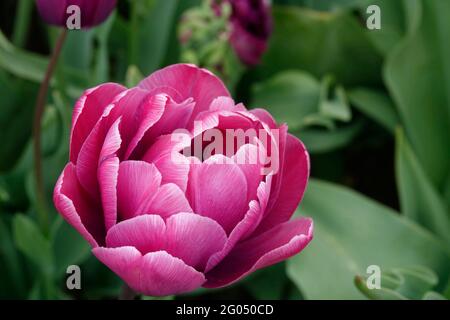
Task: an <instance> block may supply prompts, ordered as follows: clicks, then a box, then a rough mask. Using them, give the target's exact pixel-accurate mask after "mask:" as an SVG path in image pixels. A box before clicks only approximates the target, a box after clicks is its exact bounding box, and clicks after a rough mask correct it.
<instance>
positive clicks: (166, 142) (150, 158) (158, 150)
mask: <svg viewBox="0 0 450 320" xmlns="http://www.w3.org/2000/svg"><path fill="white" fill-rule="evenodd" d="M173 137H174V135H172V134H169V135H164V136H161V137H159V138H158V139H157V140H156V141H155V143H154V144H153V145H152V146H151V147H150V149H149V150H148V151H147V152H146V154H145V155H144V157H143V158H142V159H143V160H144V161H146V162H148V163H152V164H154V165H155V166H156V167H157V168H158V170H159V172H160V173H161V176H162V183H163V184H167V183H174V184H176V185H177V186H178V187H180V189H181V190H183V192H185V191H186V186H187V181H188V175H189V168H190V165H189V160H188V159H187V158H186V157H184V156H183V155H182V154H180V153H179V151H181V150H182V149H183V147H185V146H187V145H186V144H185V142H184V143H183V144H181V145H180V144H179V142H177V141H172V138H173Z"/></svg>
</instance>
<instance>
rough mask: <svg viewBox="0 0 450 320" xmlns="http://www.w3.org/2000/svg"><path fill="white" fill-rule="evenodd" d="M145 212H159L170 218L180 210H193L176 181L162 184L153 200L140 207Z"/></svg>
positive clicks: (162, 215) (158, 213)
mask: <svg viewBox="0 0 450 320" xmlns="http://www.w3.org/2000/svg"><path fill="white" fill-rule="evenodd" d="M140 210H141V212H140V213H143V214H157V215H159V216H161V217H163V218H164V219H165V218H168V217H170V216H171V215H173V214H175V213H179V212H192V208H191V206H190V205H189V202H188V201H187V199H186V196H185V194H184V192H183V191H182V190H181V189H180V188H179V187H178V186H177V185H176V184H174V183H167V184H164V185H162V186H161V187H160V188H159V189H158V191H157V192H156V194H155V196H154V197H153V199H152V201H151V202H149V203H148V204H147V205H145V206H144V207H142V209H140Z"/></svg>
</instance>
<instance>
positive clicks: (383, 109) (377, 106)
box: [348, 88, 399, 133]
mask: <svg viewBox="0 0 450 320" xmlns="http://www.w3.org/2000/svg"><path fill="white" fill-rule="evenodd" d="M348 96H349V99H350V102H351V103H352V105H353V106H354V107H355V108H356V109H358V110H359V111H360V112H362V113H364V114H365V115H366V116H368V117H369V118H371V119H373V120H374V121H376V122H378V123H379V124H380V125H382V126H383V127H384V128H386V129H387V130H388V131H389V132H391V133H394V131H395V127H396V126H397V125H398V123H399V119H398V115H397V113H396V111H395V106H394V103H393V102H392V100H391V99H390V98H389V97H388V96H387V95H386V94H384V93H382V92H379V91H375V90H372V89H366V88H356V89H353V90H351V91H350V92H349V93H348Z"/></svg>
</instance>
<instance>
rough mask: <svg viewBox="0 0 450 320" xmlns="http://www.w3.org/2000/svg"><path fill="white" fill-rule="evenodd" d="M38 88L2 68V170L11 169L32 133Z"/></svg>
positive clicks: (0, 83) (0, 72) (0, 125)
mask: <svg viewBox="0 0 450 320" xmlns="http://www.w3.org/2000/svg"><path fill="white" fill-rule="evenodd" d="M36 92H37V87H36V86H35V85H33V84H30V83H28V82H25V81H21V80H16V79H12V78H11V77H10V76H8V75H6V74H5V73H3V72H2V70H0V95H1V97H2V111H1V112H0V128H1V130H0V141H2V147H1V148H0V172H2V171H7V170H10V169H12V167H13V166H14V165H15V164H16V163H17V161H18V160H19V158H20V156H21V155H22V153H23V151H24V149H25V146H26V144H27V142H28V140H29V138H30V135H31V124H32V118H33V112H34V109H33V107H34V99H33V98H32V99H30V97H34V96H35V95H36Z"/></svg>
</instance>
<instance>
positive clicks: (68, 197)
mask: <svg viewBox="0 0 450 320" xmlns="http://www.w3.org/2000/svg"><path fill="white" fill-rule="evenodd" d="M53 202H54V203H55V207H56V209H57V210H58V212H59V213H61V215H62V216H63V217H64V219H65V220H66V221H67V222H68V223H69V224H70V225H72V226H73V227H74V228H75V229H76V230H77V231H78V232H79V233H80V234H81V235H82V236H83V237H84V238H85V239H86V240H87V241H88V242H89V243H90V245H91V246H93V247H97V246H98V243H102V242H103V240H102V239H103V237H104V234H105V231H104V224H103V222H102V220H103V217H102V216H101V209H100V208H98V207H97V206H96V205H95V204H94V203H93V202H92V201H90V200H89V197H88V195H87V194H86V192H85V191H84V190H83V188H82V187H81V185H80V184H79V182H78V179H77V176H76V171H75V166H74V165H73V164H72V163H70V162H69V163H68V164H67V165H66V167H65V168H64V171H63V173H62V174H61V176H60V177H59V179H58V181H57V183H56V186H55V190H54V193H53Z"/></svg>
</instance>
